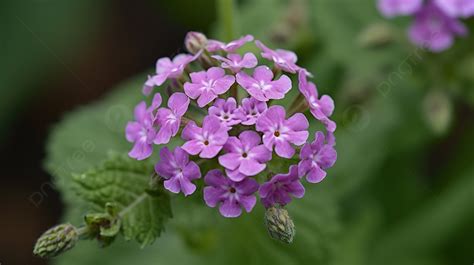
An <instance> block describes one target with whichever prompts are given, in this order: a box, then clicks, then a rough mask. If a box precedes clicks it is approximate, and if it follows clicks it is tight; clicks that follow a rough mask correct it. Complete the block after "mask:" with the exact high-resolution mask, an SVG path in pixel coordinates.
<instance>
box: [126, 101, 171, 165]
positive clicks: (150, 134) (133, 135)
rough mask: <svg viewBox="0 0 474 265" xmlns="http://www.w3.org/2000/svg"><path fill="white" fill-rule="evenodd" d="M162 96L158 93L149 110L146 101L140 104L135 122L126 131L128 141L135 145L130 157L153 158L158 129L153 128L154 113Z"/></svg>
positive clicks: (136, 109)
mask: <svg viewBox="0 0 474 265" xmlns="http://www.w3.org/2000/svg"><path fill="white" fill-rule="evenodd" d="M161 101H162V99H161V95H160V94H159V93H156V94H155V96H154V98H153V102H152V104H151V106H150V107H149V108H147V106H146V103H145V102H144V101H142V102H140V103H139V104H138V105H137V106H136V107H135V111H134V116H135V121H131V122H128V124H127V128H126V129H125V136H126V138H127V141H129V142H131V143H135V144H134V145H133V148H132V150H131V151H130V152H129V153H128V155H129V156H130V157H132V158H135V159H137V160H143V159H146V158H148V157H149V156H151V154H152V152H153V140H154V139H155V135H156V129H155V128H154V127H153V123H154V122H155V114H154V113H153V112H154V111H155V110H156V109H157V108H158V107H159V106H160V105H161Z"/></svg>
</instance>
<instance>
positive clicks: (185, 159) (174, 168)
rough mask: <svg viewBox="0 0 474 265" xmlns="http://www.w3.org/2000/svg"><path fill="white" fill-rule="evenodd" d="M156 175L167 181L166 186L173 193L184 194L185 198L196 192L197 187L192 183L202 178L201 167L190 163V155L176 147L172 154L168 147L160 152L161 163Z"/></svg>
mask: <svg viewBox="0 0 474 265" xmlns="http://www.w3.org/2000/svg"><path fill="white" fill-rule="evenodd" d="M155 171H156V173H157V174H158V175H159V176H160V177H162V178H164V179H165V181H164V183H163V184H164V186H165V188H166V189H167V190H169V191H171V192H173V193H179V192H183V194H184V195H185V196H188V195H191V194H193V193H194V191H195V190H196V185H194V184H193V183H192V182H191V181H193V180H195V179H199V178H201V171H200V169H199V166H198V165H197V164H196V163H194V162H193V161H189V156H188V154H187V153H186V152H185V151H184V150H183V149H181V148H180V147H176V148H175V149H174V152H173V153H171V152H170V150H169V149H168V147H164V148H163V149H161V151H160V162H158V163H157V164H156V166H155Z"/></svg>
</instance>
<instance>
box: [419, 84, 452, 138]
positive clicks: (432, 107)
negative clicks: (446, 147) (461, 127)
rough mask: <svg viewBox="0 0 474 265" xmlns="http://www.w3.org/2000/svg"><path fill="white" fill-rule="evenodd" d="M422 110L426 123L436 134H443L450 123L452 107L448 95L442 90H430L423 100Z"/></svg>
mask: <svg viewBox="0 0 474 265" xmlns="http://www.w3.org/2000/svg"><path fill="white" fill-rule="evenodd" d="M423 110H424V111H423V112H424V114H425V115H424V116H425V119H426V121H427V123H428V125H429V126H430V127H431V129H432V130H433V131H434V132H435V133H436V134H443V133H445V132H446V131H447V129H448V128H449V125H450V124H451V120H452V115H453V107H452V104H451V100H450V98H449V96H448V95H447V94H446V93H444V92H442V91H431V92H429V93H428V94H427V95H426V97H425V99H424V100H423Z"/></svg>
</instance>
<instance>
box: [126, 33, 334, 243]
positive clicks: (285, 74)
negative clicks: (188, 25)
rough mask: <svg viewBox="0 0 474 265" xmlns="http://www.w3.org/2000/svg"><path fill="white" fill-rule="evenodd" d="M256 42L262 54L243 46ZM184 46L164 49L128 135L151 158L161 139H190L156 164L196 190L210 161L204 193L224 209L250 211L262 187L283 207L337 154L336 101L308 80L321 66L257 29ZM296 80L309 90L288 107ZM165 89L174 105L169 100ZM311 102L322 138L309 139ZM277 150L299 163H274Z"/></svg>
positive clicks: (138, 155) (178, 187) (171, 184)
mask: <svg viewBox="0 0 474 265" xmlns="http://www.w3.org/2000/svg"><path fill="white" fill-rule="evenodd" d="M250 44H255V45H256V46H257V47H258V49H260V51H261V52H260V56H261V58H260V60H259V59H258V58H257V56H258V55H255V54H254V53H251V52H246V53H238V50H239V49H241V47H243V46H244V45H250ZM185 46H186V48H187V49H188V51H189V52H190V54H179V55H177V56H175V57H174V58H173V59H171V58H161V59H159V60H158V62H157V64H156V73H155V74H154V75H150V76H149V77H148V80H147V81H146V82H145V84H144V86H143V94H144V95H146V96H151V94H153V92H155V91H154V90H155V89H156V87H160V88H159V89H156V90H158V92H155V93H154V95H153V97H152V101H151V104H150V105H149V106H147V104H146V103H145V101H143V102H141V103H139V104H138V105H137V106H136V108H135V120H134V121H131V122H129V123H128V124H127V128H126V138H127V140H128V141H129V142H133V143H134V145H133V148H132V150H131V151H130V152H129V156H130V157H132V158H135V159H138V160H142V159H146V158H148V157H150V156H151V155H152V153H153V147H154V145H166V144H167V143H169V142H170V140H171V139H172V138H175V137H176V138H180V139H182V140H183V141H181V143H182V144H180V146H177V147H176V148H174V150H170V149H169V148H168V147H163V148H161V150H160V161H159V162H158V163H157V164H156V166H155V171H156V173H157V175H158V176H159V179H161V180H162V183H163V185H164V188H165V189H167V190H168V191H170V192H172V193H183V194H184V195H185V196H188V195H191V194H193V193H194V192H195V191H196V182H197V181H199V179H201V176H202V174H201V167H203V168H204V166H205V164H206V163H209V165H211V167H209V166H207V167H205V168H211V169H210V170H208V172H205V177H204V188H203V193H204V194H203V195H204V200H205V202H206V204H207V205H208V206H209V207H218V208H219V212H220V213H221V214H222V215H223V216H224V217H238V216H240V215H241V213H242V209H243V210H245V211H246V212H250V211H251V210H252V209H253V208H254V206H255V204H256V202H257V195H259V197H260V200H261V202H262V204H263V205H264V206H265V208H267V209H271V208H272V207H278V208H279V209H280V207H283V206H285V205H287V204H288V203H290V201H291V200H292V198H293V197H294V198H301V197H303V195H304V193H305V189H304V187H303V185H302V180H303V179H304V178H306V180H307V181H308V182H310V183H318V182H320V181H321V180H323V178H324V177H325V176H326V172H325V170H326V169H327V168H330V167H332V166H333V164H334V163H335V161H336V156H337V155H336V151H335V149H334V146H335V138H334V135H333V132H334V130H335V129H336V124H335V122H334V121H332V120H331V119H330V116H331V114H332V112H333V110H334V102H333V100H332V98H331V97H329V96H327V95H323V96H319V95H318V91H317V88H316V85H315V84H314V83H312V82H311V81H309V80H308V78H310V77H311V76H312V75H311V74H310V73H309V72H308V71H307V70H306V69H304V68H302V67H300V66H298V65H297V64H296V62H297V56H296V54H295V53H293V52H291V51H287V50H282V49H276V50H272V49H270V48H268V47H267V46H265V45H264V44H263V43H262V42H260V41H258V40H254V37H253V36H250V35H247V36H243V37H241V38H239V39H237V40H234V41H232V42H230V43H223V42H220V41H217V40H208V39H207V38H206V36H204V35H203V34H201V33H198V32H190V33H188V35H187V36H186V40H185ZM262 61H264V62H266V63H268V64H269V65H265V64H259V63H261V62H262ZM292 78H293V79H294V80H293V81H292ZM293 83H297V87H298V89H299V92H300V93H299V94H298V96H297V97H296V98H295V99H294V102H293V104H291V106H290V107H289V108H287V109H286V108H285V107H284V106H282V105H278V100H282V99H284V98H285V96H286V95H287V93H288V92H289V91H290V90H291V89H292V88H293V87H294V86H296V85H293ZM164 98H167V103H166V105H167V106H166V107H163V106H161V105H162V103H163V102H162V101H163V99H164ZM305 112H308V113H307V115H308V116H309V115H312V119H314V120H315V122H316V121H319V122H321V123H322V124H323V125H324V127H325V129H326V131H327V132H326V133H324V132H321V131H318V132H316V134H315V139H314V141H313V142H308V138H309V132H308V129H309V121H308V118H307V117H306V115H305V114H304V113H305ZM272 159H274V160H278V159H290V160H291V161H292V162H294V165H291V166H290V167H289V168H288V169H287V172H271V171H270V169H269V167H268V163H269V162H270V161H271V160H272ZM203 173H204V172H203ZM203 175H204V174H203ZM258 180H260V181H258ZM272 211H273V210H272ZM277 219H278V218H277ZM277 219H275V220H277ZM271 223H272V224H275V221H273V222H271ZM286 223H290V222H286ZM291 224H292V222H291ZM282 231H287V230H285V229H283V230H282ZM288 231H294V229H290V230H288ZM286 238H289V237H286ZM286 241H288V240H286Z"/></svg>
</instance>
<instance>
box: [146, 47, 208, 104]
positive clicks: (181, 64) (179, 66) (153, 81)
mask: <svg viewBox="0 0 474 265" xmlns="http://www.w3.org/2000/svg"><path fill="white" fill-rule="evenodd" d="M200 55H201V53H197V54H196V55H194V56H193V55H189V54H178V55H176V56H175V57H174V58H173V61H171V59H170V58H168V57H164V58H160V59H158V61H157V62H156V75H154V76H149V77H148V79H147V81H146V82H145V85H144V86H143V94H145V95H146V96H148V95H149V94H150V93H151V91H152V90H153V87H154V86H161V85H162V84H163V83H164V82H165V81H166V80H167V79H168V78H172V79H176V78H178V77H180V76H181V75H182V74H183V71H184V68H186V66H187V65H188V64H189V63H191V62H192V61H194V60H196V59H197V58H198V57H199V56H200Z"/></svg>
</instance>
